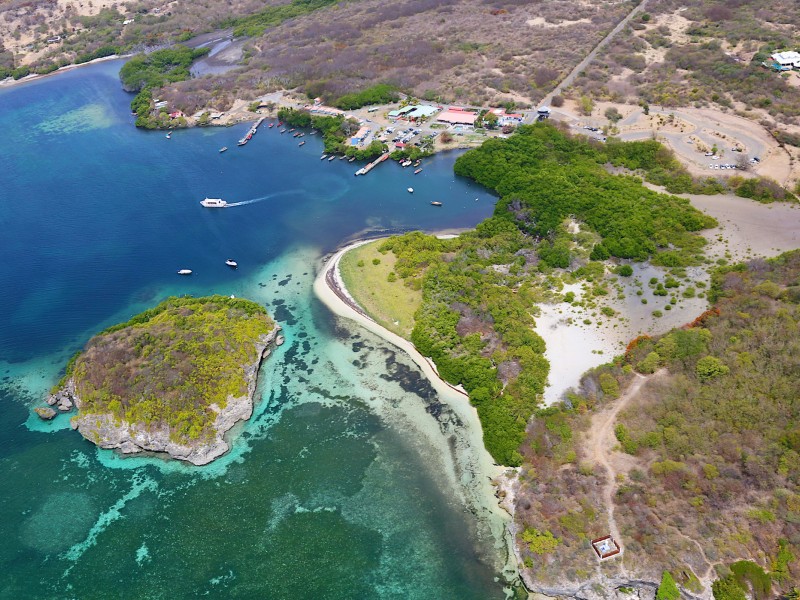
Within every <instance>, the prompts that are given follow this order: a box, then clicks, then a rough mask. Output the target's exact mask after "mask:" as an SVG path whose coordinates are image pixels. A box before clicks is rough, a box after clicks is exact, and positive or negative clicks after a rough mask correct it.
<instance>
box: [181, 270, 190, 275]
mask: <svg viewBox="0 0 800 600" xmlns="http://www.w3.org/2000/svg"><path fill="white" fill-rule="evenodd" d="M191 274H192V270H191V269H181V270H180V271H178V275H191Z"/></svg>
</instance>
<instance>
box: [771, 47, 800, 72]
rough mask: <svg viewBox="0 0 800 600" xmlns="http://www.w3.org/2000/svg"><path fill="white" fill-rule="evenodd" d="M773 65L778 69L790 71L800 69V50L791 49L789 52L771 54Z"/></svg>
mask: <svg viewBox="0 0 800 600" xmlns="http://www.w3.org/2000/svg"><path fill="white" fill-rule="evenodd" d="M770 59H771V60H772V66H773V68H774V69H775V70H776V71H789V70H791V69H800V52H795V51H794V50H789V51H787V52H776V53H775V54H773V55H772V56H770Z"/></svg>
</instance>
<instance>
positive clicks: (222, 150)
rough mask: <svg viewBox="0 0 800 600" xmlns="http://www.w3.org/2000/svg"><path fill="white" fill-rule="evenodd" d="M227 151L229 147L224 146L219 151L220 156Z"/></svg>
mask: <svg viewBox="0 0 800 600" xmlns="http://www.w3.org/2000/svg"><path fill="white" fill-rule="evenodd" d="M227 149H228V147H227V146H223V147H222V148H220V149H219V151H220V154H221V153H222V152H225V150H227Z"/></svg>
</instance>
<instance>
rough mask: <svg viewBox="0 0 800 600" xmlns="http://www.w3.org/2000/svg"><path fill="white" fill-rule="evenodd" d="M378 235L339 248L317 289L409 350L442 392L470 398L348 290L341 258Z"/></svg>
mask: <svg viewBox="0 0 800 600" xmlns="http://www.w3.org/2000/svg"><path fill="white" fill-rule="evenodd" d="M442 235H447V236H455V235H457V234H455V233H449V232H448V233H445V234H442ZM378 239H383V238H380V237H377V238H370V239H361V240H357V241H354V242H351V243H349V244H347V245H345V246H344V247H342V248H339V249H337V250H336V252H334V254H333V255H332V256H331V257H330V258H329V259H328V261H327V262H326V263H325V265H324V266H323V268H322V271H321V272H320V274H319V275H318V276H317V279H316V280H315V281H314V293H315V294H316V296H317V298H319V299H320V300H321V301H322V303H323V304H325V305H326V306H327V307H328V308H329V309H330V310H331V311H333V312H334V313H335V314H337V315H339V316H341V317H346V318H348V319H351V320H353V321H355V322H356V323H358V324H359V325H361V326H362V327H364V328H365V329H368V330H369V331H371V332H372V333H374V334H375V335H377V336H379V337H381V338H382V339H384V340H385V341H387V342H389V343H391V344H393V345H395V346H397V347H398V348H400V349H401V350H403V351H404V352H406V353H407V354H408V355H409V356H410V357H411V358H412V359H413V360H414V362H415V363H416V364H417V365H418V366H419V367H420V369H422V372H423V373H425V376H426V377H427V378H428V379H429V380H430V382H431V385H433V387H434V388H435V389H436V391H437V392H439V393H440V394H441V393H454V394H458V396H459V397H461V398H462V399H465V400H469V396H468V395H467V393H466V391H465V390H464V389H463V388H462V387H461V386H455V385H452V384H450V383H448V382H447V381H445V380H444V379H442V378H441V377H440V376H439V372H438V370H437V369H436V365H435V364H434V363H433V361H432V360H431V359H429V358H427V357H425V356H422V354H420V353H419V351H418V350H417V349H416V348H415V347H414V345H413V344H412V343H411V342H409V341H408V340H406V339H404V338H402V337H400V336H399V335H397V334H396V333H392V332H391V331H389V330H388V329H386V328H385V327H383V326H382V325H379V324H378V323H377V322H376V321H374V320H373V319H372V317H370V316H369V315H368V314H367V313H366V312H365V311H364V309H363V308H361V306H360V305H359V304H358V302H356V300H355V299H354V298H353V297H352V296H351V295H350V293H349V292H348V291H347V288H346V287H345V285H344V281H343V280H342V277H341V273H340V272H339V260H341V258H342V256H343V255H344V254H345V253H346V252H347V251H349V250H352V249H353V248H358V247H359V246H363V245H364V244H369V243H370V242H374V241H376V240H378ZM473 411H474V412H475V415H476V418H477V414H478V413H477V411H475V409H474V408H473Z"/></svg>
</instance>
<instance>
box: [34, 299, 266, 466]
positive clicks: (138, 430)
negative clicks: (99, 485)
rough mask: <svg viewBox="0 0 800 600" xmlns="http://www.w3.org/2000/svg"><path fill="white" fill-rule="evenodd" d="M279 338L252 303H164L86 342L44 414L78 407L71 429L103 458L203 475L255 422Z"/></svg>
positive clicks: (261, 310)
mask: <svg viewBox="0 0 800 600" xmlns="http://www.w3.org/2000/svg"><path fill="white" fill-rule="evenodd" d="M279 331H280V327H279V326H277V325H276V324H275V323H274V321H273V320H272V319H271V318H270V317H269V315H268V314H267V312H266V311H265V310H264V308H263V307H261V306H260V305H258V304H256V303H255V302H251V301H249V300H244V299H240V298H227V297H225V296H209V297H203V298H192V297H184V298H168V299H167V300H165V301H163V302H162V303H161V304H159V305H158V306H156V307H155V308H152V309H150V310H147V311H145V312H143V313H141V314H139V315H137V316H135V317H133V318H132V319H131V320H129V321H128V322H126V323H122V324H119V325H114V326H112V327H110V328H108V329H106V330H105V331H104V332H102V333H100V334H98V335H96V336H94V337H93V338H92V339H90V340H89V342H88V343H87V344H86V347H85V348H84V349H83V350H82V351H81V352H80V353H78V354H77V355H76V356H75V357H74V358H73V359H72V360H71V361H70V362H69V364H68V366H67V369H66V374H65V375H64V377H63V379H62V380H61V382H60V383H59V384H58V385H57V386H56V387H55V388H54V390H53V394H52V395H51V396H50V397H49V398H48V404H50V405H51V406H52V405H57V406H58V408H59V409H60V410H62V411H68V410H70V409H71V408H72V407H73V405H74V406H75V407H76V408H77V410H78V414H77V415H76V416H74V417H73V418H72V427H73V429H77V430H78V431H79V432H80V433H81V435H83V437H85V438H86V439H87V440H89V441H91V442H93V443H95V444H97V445H98V446H100V447H102V448H118V449H119V450H120V451H121V452H122V453H124V454H133V453H138V452H143V451H149V452H158V453H162V452H163V453H166V454H167V455H169V456H170V457H171V458H175V459H178V460H185V461H188V462H191V463H193V464H195V465H204V464H207V463H209V462H211V461H213V460H214V459H216V458H218V457H220V456H221V455H222V454H224V453H225V452H227V451H228V449H229V443H228V441H226V440H225V437H224V436H225V433H226V432H227V431H228V430H230V429H231V427H233V426H234V425H235V424H236V423H237V422H238V421H242V420H246V419H249V418H250V416H251V415H252V412H253V396H254V393H255V389H256V383H257V378H258V369H259V366H260V365H261V362H262V361H263V359H264V358H265V357H266V356H268V355H269V353H270V346H271V345H272V344H273V342H275V341H276V338H277V336H278V332H279ZM278 343H280V341H279V340H278Z"/></svg>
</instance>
